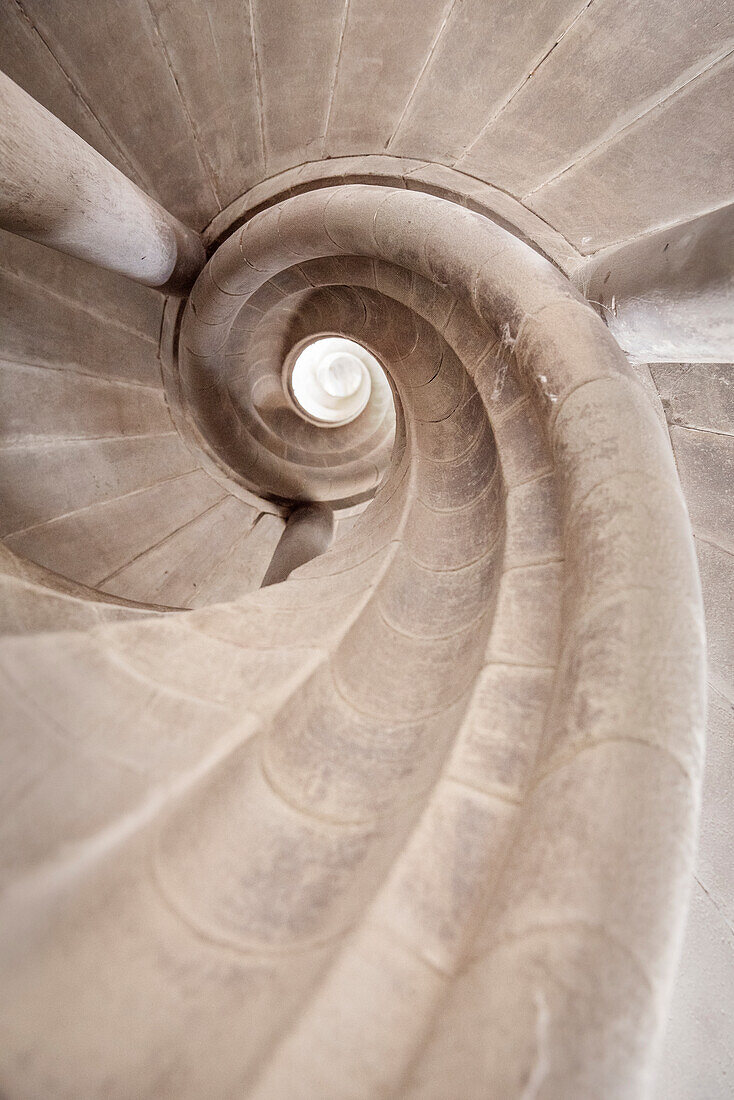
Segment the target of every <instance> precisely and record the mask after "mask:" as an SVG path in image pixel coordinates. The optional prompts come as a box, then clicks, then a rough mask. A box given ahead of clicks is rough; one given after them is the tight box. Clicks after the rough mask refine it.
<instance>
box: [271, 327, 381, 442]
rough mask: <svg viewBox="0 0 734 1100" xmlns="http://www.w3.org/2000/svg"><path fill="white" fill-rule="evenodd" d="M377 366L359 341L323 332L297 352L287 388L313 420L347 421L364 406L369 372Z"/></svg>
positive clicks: (343, 422) (370, 373) (368, 394)
mask: <svg viewBox="0 0 734 1100" xmlns="http://www.w3.org/2000/svg"><path fill="white" fill-rule="evenodd" d="M381 369H382V368H381V367H380V364H379V363H378V361H377V359H375V357H374V355H371V354H370V352H368V351H367V349H366V348H363V347H362V346H361V344H357V343H355V341H354V340H347V339H346V338H345V337H343V336H325V337H323V338H322V339H320V340H314V341H313V343H311V344H308V345H307V346H306V347H305V348H304V349H303V351H302V352H301V353H300V354H299V355H298V356H297V358H296V360H295V362H294V363H293V369H292V372H291V377H290V385H291V392H292V393H293V396H294V398H295V399H296V403H297V404H298V405H299V406H300V407H301V409H302V410H303V411H304V412H305V413H306V414H307V416H309V417H313V419H314V420H318V421H321V422H322V423H324V424H329V425H331V426H332V427H334V426H336V425H339V424H348V423H349V421H350V420H354V419H355V418H356V417H358V416H359V414H360V413H361V412H362V410H363V409H364V408H365V406H366V404H367V402H368V401H369V399H370V393H371V391H372V372H373V371H374V370H378V371H380V370H381Z"/></svg>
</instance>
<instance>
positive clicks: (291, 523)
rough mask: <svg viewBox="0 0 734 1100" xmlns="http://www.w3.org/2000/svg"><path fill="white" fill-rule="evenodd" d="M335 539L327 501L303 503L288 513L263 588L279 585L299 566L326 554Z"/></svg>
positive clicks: (332, 520)
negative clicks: (322, 502)
mask: <svg viewBox="0 0 734 1100" xmlns="http://www.w3.org/2000/svg"><path fill="white" fill-rule="evenodd" d="M333 541H334V512H333V511H332V509H331V508H329V506H328V505H327V504H302V505H299V507H297V508H294V510H293V511H292V512H291V514H290V515H289V516H288V522H287V523H286V525H285V530H284V531H283V534H282V535H281V536H280V541H279V543H278V545H277V546H276V547H275V553H274V554H273V559H272V561H271V562H270V565H269V566H268V570H267V573H266V574H265V577H264V578H263V582H262V586H261V587H262V588H267V587H268V585H271V584H280V582H281V581H284V580H286V579H287V578H288V577H289V576H290V575H291V573H292V572H293V570H294V569H298V566H299V565H305V564H306V562H307V561H311V559H312V558H317V557H318V556H319V554H323V553H325V552H326V551H327V550H328V549H329V547H330V546H331V544H332V542H333Z"/></svg>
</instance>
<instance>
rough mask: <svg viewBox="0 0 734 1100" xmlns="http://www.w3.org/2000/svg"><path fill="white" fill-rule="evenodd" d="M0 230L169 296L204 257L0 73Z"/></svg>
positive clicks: (190, 238) (187, 234)
mask: <svg viewBox="0 0 734 1100" xmlns="http://www.w3.org/2000/svg"><path fill="white" fill-rule="evenodd" d="M0 227H1V228H3V229H8V230H10V231H11V232H13V233H19V234H20V235H21V236H23V237H29V238H30V239H31V240H33V241H39V242H40V243H41V244H45V245H48V246H49V247H50V248H56V249H58V250H59V251H60V252H68V253H69V254H70V255H72V256H78V257H79V258H80V259H82V260H88V261H89V262H90V263H93V264H98V265H99V266H100V267H105V268H107V269H108V270H110V271H118V272H119V273H120V274H121V275H127V276H128V278H131V279H136V280H137V281H138V282H141V283H145V284H147V285H148V286H155V287H161V288H163V289H165V290H166V291H170V292H171V293H176V292H180V291H184V290H186V289H188V287H189V286H190V285H191V283H192V282H193V280H194V279H195V278H196V275H197V274H198V272H199V271H200V269H201V268H202V266H203V264H204V261H205V255H204V249H203V246H202V243H201V240H200V237H199V234H198V233H195V232H194V231H193V230H191V229H188V228H187V227H186V226H185V225H182V223H181V222H179V221H177V219H176V218H174V217H172V216H171V215H170V214H168V213H167V212H166V211H165V210H164V209H163V208H162V207H161V206H159V205H158V203H157V202H154V201H153V199H151V198H149V197H148V196H147V195H146V194H145V193H144V192H143V191H141V190H140V188H139V187H136V186H135V184H134V183H131V181H130V180H129V179H127V177H126V176H124V175H123V174H122V172H119V171H118V170H117V168H115V167H114V166H113V165H112V164H110V163H109V161H107V160H105V158H104V157H103V156H101V154H100V153H98V152H96V150H94V149H92V147H91V146H90V145H87V143H86V141H83V140H82V138H80V137H79V136H78V135H77V134H75V133H74V131H73V130H70V129H69V128H68V126H65V125H64V124H63V122H60V121H59V119H57V118H56V117H55V116H54V115H52V114H51V112H50V111H47V110H46V108H45V107H42V106H41V105H40V103H37V102H36V101H35V99H33V98H32V97H31V96H29V95H28V94H27V93H26V92H24V91H23V89H22V88H19V87H18V85H17V84H15V83H14V82H13V81H12V80H10V78H9V77H7V76H6V75H5V74H4V73H0Z"/></svg>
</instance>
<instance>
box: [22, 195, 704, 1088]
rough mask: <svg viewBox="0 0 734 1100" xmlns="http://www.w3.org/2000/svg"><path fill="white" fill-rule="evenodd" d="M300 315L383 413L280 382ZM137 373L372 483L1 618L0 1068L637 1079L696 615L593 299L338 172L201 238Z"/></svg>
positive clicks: (676, 878)
mask: <svg viewBox="0 0 734 1100" xmlns="http://www.w3.org/2000/svg"><path fill="white" fill-rule="evenodd" d="M323 333H338V334H341V335H344V336H347V337H349V338H350V339H354V340H357V341H358V342H360V343H361V344H362V345H363V346H364V347H365V348H367V349H368V350H369V351H371V352H372V353H373V354H374V355H375V356H376V357H377V358H378V360H379V361H380V363H382V364H383V366H384V369H385V373H386V375H387V376H388V378H389V382H390V386H391V390H392V394H393V396H394V406H393V405H390V412H392V410H393V408H394V417H391V416H390V415H388V411H387V406H386V405H385V404H384V403H383V404H382V405H379V404H375V405H372V406H370V405H368V407H367V409H366V410H365V413H363V414H362V415H361V416H360V417H358V418H357V419H356V420H354V421H353V422H352V423H351V424H347V425H344V426H342V427H338V428H333V429H332V428H330V429H328V430H325V431H324V430H323V429H319V428H316V427H315V426H313V425H307V428H305V427H304V425H305V423H306V422H305V421H303V420H300V419H299V418H298V416H297V414H296V413H295V412H294V411H293V410H292V409H291V408H290V407H288V406H287V405H285V404H281V401H280V395H279V394H278V391H277V386H276V385H275V382H274V379H275V377H276V375H277V372H278V371H279V370H280V368H281V366H282V362H283V360H284V359H285V357H286V356H287V355H288V353H289V352H290V350H291V349H292V348H293V347H295V346H297V345H298V343H299V341H302V340H304V339H306V338H310V337H313V336H318V335H319V334H323ZM168 381H169V384H170V385H171V386H172V387H174V388H175V390H176V396H175V401H176V402H177V404H178V406H179V408H180V409H182V410H183V414H182V415H184V416H185V417H186V418H187V420H188V424H189V428H190V432H191V437H192V438H195V439H201V440H202V441H204V442H205V445H206V448H207V450H208V452H209V454H210V455H212V456H213V457H214V459H215V461H216V462H217V463H218V464H219V467H220V468H221V469H223V470H230V471H231V473H232V477H233V479H239V481H240V483H241V484H247V485H248V487H249V489H250V491H254V490H255V488H256V487H257V486H260V487H261V488H262V490H263V494H264V496H266V497H270V499H271V500H272V501H274V503H275V505H276V506H278V505H279V504H280V503H281V502H282V500H286V499H287V500H289V501H291V502H292V501H299V499H321V500H330V501H331V502H332V503H333V504H335V505H336V506H337V508H343V509H344V511H345V512H347V511H349V510H351V509H353V508H354V506H355V505H357V504H358V505H360V506H361V505H362V504H363V502H364V500H366V499H368V498H369V497H370V496H372V494H374V500H373V501H372V503H370V504H369V506H368V507H367V508H366V509H364V510H363V511H362V512H361V514H360V515H359V516H358V518H357V519H356V521H355V522H354V525H353V526H352V527H351V529H350V530H349V531H348V532H347V534H345V535H344V536H342V537H341V538H338V539H337V541H336V542H335V543H334V545H333V546H332V547H331V548H330V549H329V550H327V551H326V552H325V553H323V554H322V555H321V556H319V557H316V558H314V559H313V560H312V561H309V562H308V563H307V564H304V565H301V566H300V568H297V569H296V570H295V572H293V573H292V575H291V576H290V577H289V578H288V580H287V581H286V582H285V583H282V584H274V585H272V586H270V587H267V588H265V589H263V590H262V591H261V592H259V593H254V594H252V593H251V594H249V595H246V596H244V597H242V598H241V599H238V600H236V601H233V602H229V603H226V604H220V605H214V606H212V607H209V608H206V609H203V610H197V611H192V612H190V613H187V614H186V615H173V616H166V617H164V618H150V619H146V620H144V621H141V622H137V621H135V622H119V623H105V624H102V625H100V626H98V627H95V628H94V629H93V630H86V629H85V630H82V629H76V630H72V631H67V632H66V633H65V634H61V633H56V634H54V633H46V634H42V635H39V636H38V637H36V638H33V639H25V638H21V639H8V638H5V639H2V640H0V672H1V673H2V675H3V677H4V679H5V681H6V682H7V683H9V684H11V685H12V688H11V689H10V696H9V697H10V698H11V699H12V701H13V707H14V708H15V709H17V711H18V713H21V712H22V714H23V722H24V723H25V725H24V726H23V729H24V730H25V731H26V732H25V734H24V739H23V760H24V767H28V768H31V769H32V770H33V779H32V781H31V783H30V787H29V793H28V794H27V795H25V796H24V797H23V798H22V799H20V800H18V801H17V802H16V803H15V804H14V809H13V815H12V818H11V819H8V821H7V822H6V824H5V826H4V828H5V829H6V832H7V833H8V835H10V836H11V837H12V838H13V839H14V847H13V858H12V859H11V860H10V861H9V866H8V867H7V868H6V870H5V876H6V882H7V892H6V895H5V900H4V901H2V902H0V921H1V922H2V923H3V925H4V927H5V928H7V929H11V930H12V932H13V935H12V946H7V947H6V948H4V949H2V950H4V951H5V958H4V959H3V964H4V966H5V970H6V972H7V973H8V974H9V981H8V982H7V983H6V984H7V989H6V996H5V1003H6V1006H7V1008H6V1009H5V1010H3V1013H2V1020H1V1022H0V1037H1V1040H2V1043H3V1046H4V1048H5V1049H6V1050H7V1051H9V1052H10V1056H9V1058H8V1059H6V1063H7V1065H8V1066H9V1067H10V1068H9V1071H8V1076H7V1080H8V1081H10V1082H11V1084H12V1086H13V1088H15V1089H16V1091H17V1092H20V1093H21V1094H23V1093H26V1094H34V1093H38V1092H39V1091H43V1090H45V1091H47V1092H51V1093H52V1094H53V1095H56V1096H60V1097H62V1096H79V1095H83V1096H97V1095H105V1096H108V1097H120V1098H122V1097H126V1096H129V1095H131V1094H134V1095H136V1096H158V1095H171V1096H173V1095H175V1096H179V1097H184V1096H189V1097H193V1098H196V1097H199V1096H201V1095H212V1096H222V1097H224V1096H242V1095H245V1096H248V1097H253V1098H257V1100H283V1098H284V1097H286V1096H287V1097H288V1098H289V1100H312V1098H313V1097H316V1096H318V1097H321V1098H324V1100H327V1098H328V1100H352V1098H353V1100H374V1098H376V1097H388V1096H399V1097H411V1098H412V1097H415V1098H416V1100H417V1098H418V1097H420V1098H435V1100H444V1098H445V1097H447V1096H461V1097H466V1098H471V1097H477V1098H479V1097H487V1096H491V1097H496V1098H497V1100H504V1098H506V1097H522V1096H531V1095H532V1096H538V1097H549V1098H551V1097H552V1098H560V1097H571V1096H592V1095H593V1096H609V1097H612V1096H625V1097H626V1096H637V1095H643V1094H644V1092H645V1089H646V1087H647V1084H648V1082H649V1076H650V1072H651V1065H652V1056H653V1053H654V1047H655V1041H656V1038H657V1036H658V1033H659V1031H660V1027H661V1023H662V1019H663V1014H664V1011H665V1006H666V1002H667V997H668V992H669V984H670V980H671V975H672V971H673V966H674V962H675V958H676V952H677V947H678V939H679V935H680V929H681V922H682V919H683V915H684V913H685V906H686V895H687V883H688V875H689V871H690V862H691V856H692V847H693V841H694V836H695V826H696V815H697V804H698V787H699V779H700V767H701V745H702V715H703V661H704V640H703V631H702V613H701V603H700V592H699V585H698V577H697V572H696V566H695V559H694V554H693V548H692V540H691V535H690V530H689V525H688V519H687V515H686V510H685V506H684V503H683V500H682V496H681V492H680V488H679V485H678V482H677V478H676V473H675V468H674V465H673V462H672V458H671V455H670V450H669V446H668V442H667V439H666V437H665V435H664V432H663V430H662V429H661V427H660V424H659V422H658V420H657V417H656V414H655V412H654V411H653V409H652V407H651V406H650V404H649V399H648V397H647V395H646V394H645V392H644V390H643V389H642V388H641V386H640V385H639V383H638V382H637V381H636V379H635V377H634V375H633V374H632V372H631V371H630V369H629V367H628V365H627V363H626V360H625V358H624V356H623V355H622V353H621V352H620V351H619V349H618V347H617V346H616V344H615V343H614V340H613V339H612V338H611V336H610V335H609V333H608V332H607V330H606V329H605V328H604V326H603V324H602V323H601V321H600V320H599V318H598V317H597V316H596V314H595V313H594V312H593V310H592V309H591V308H590V307H589V306H588V305H587V304H586V303H585V302H584V301H583V299H582V298H581V297H580V296H579V295H578V293H577V292H576V291H575V290H574V289H573V288H572V287H571V285H570V284H569V283H568V281H567V280H566V279H565V277H564V276H563V275H561V274H560V273H559V272H558V271H557V270H556V269H555V268H554V267H553V266H552V265H551V264H550V263H549V262H548V261H546V260H544V259H543V258H542V257H541V256H539V255H538V254H537V253H536V252H535V251H533V250H532V249H531V248H530V247H529V246H528V245H526V244H524V243H523V242H521V241H519V240H518V239H517V238H515V237H513V236H512V235H511V234H510V233H509V232H508V231H507V230H505V229H503V228H501V227H500V226H499V225H497V224H494V223H493V222H491V221H490V220H488V219H487V218H486V217H484V216H482V215H481V214H479V213H476V212H473V211H469V210H466V209H463V208H460V207H458V206H456V205H455V204H453V203H451V202H448V201H446V200H445V199H442V198H439V197H435V196H430V195H425V194H420V193H416V192H413V191H403V190H398V189H392V188H385V187H372V186H368V185H353V184H350V185H344V186H334V187H328V188H322V189H320V190H316V191H313V192H309V193H305V194H301V195H297V196H294V197H291V198H288V199H285V200H283V201H282V202H279V203H277V204H275V205H274V206H272V207H270V208H268V209H265V210H262V211H261V212H259V213H257V214H255V215H254V216H253V217H252V218H251V219H250V220H249V221H248V222H246V223H245V225H244V226H243V227H242V228H239V229H237V230H236V231H235V232H234V233H233V234H232V236H231V237H229V238H228V239H227V240H226V241H224V243H223V244H222V245H221V246H220V247H219V248H218V249H217V250H216V252H215V253H214V255H213V256H212V257H211V259H210V261H209V263H208V264H207V266H206V268H205V269H204V271H203V272H202V274H201V276H200V277H199V279H198V280H197V283H196V285H195V287H194V289H193V291H192V294H191V297H190V299H189V301H188V303H187V305H186V308H185V311H184V315H183V318H182V323H181V328H180V336H179V340H178V347H177V363H176V364H175V369H174V367H171V368H170V370H168ZM263 394H267V395H268V400H267V401H266V400H264V399H263V400H262V401H258V400H257V396H258V395H260V396H262V395H263ZM276 398H277V400H276ZM362 417H364V418H365V419H364V420H363V419H362ZM319 433H321V434H319ZM388 460H389V461H388ZM299 470H300V474H299ZM299 476H300V477H302V478H303V482H302V484H301V486H300V489H299V485H298V484H297V479H298V477H299ZM259 479H261V480H259ZM314 488H316V489H317V490H318V492H313V490H314ZM375 490H376V491H375ZM299 492H300V493H301V495H300V496H299ZM319 494H321V495H320V496H319ZM286 571H287V570H286ZM90 683H93V684H94V691H92V692H90V691H89V685H90ZM29 715H30V717H29ZM29 761H30V762H29ZM80 782H83V785H84V799H83V800H81V801H80V800H79V798H78V797H77V794H78V787H79V783H80ZM5 942H6V943H7V944H10V942H11V937H6V938H5ZM92 975H93V976H94V978H93V980H92ZM8 1009H12V1011H8ZM91 1018H93V1019H94V1027H93V1028H91V1027H90V1026H89V1020H90V1019H91ZM39 1032H40V1033H42V1034H43V1035H44V1036H48V1037H49V1039H48V1041H47V1042H46V1043H45V1044H43V1045H42V1046H41V1045H39V1044H38V1043H37V1042H36V1037H37V1035H38V1033H39ZM121 1032H124V1034H125V1037H126V1042H125V1043H124V1044H123V1043H120V1042H119V1036H120V1034H121Z"/></svg>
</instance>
